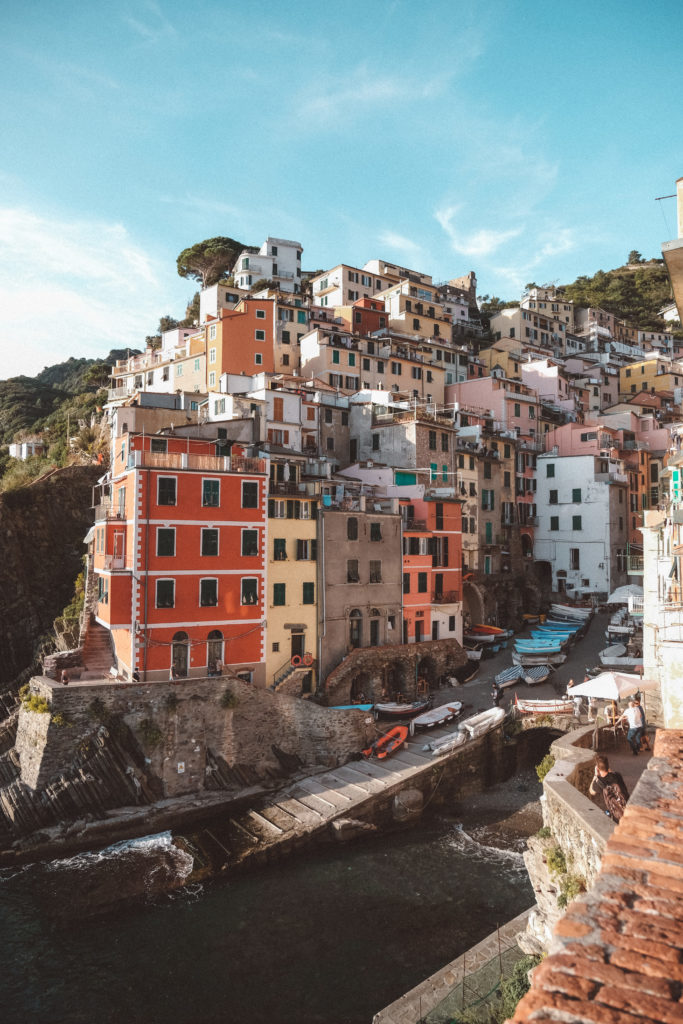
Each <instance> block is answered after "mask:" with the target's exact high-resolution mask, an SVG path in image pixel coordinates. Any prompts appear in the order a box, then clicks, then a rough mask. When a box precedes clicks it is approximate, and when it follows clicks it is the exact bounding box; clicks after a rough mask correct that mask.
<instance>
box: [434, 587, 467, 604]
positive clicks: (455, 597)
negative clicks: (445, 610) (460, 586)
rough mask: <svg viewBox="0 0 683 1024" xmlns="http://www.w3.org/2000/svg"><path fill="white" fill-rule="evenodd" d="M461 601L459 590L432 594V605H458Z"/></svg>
mask: <svg viewBox="0 0 683 1024" xmlns="http://www.w3.org/2000/svg"><path fill="white" fill-rule="evenodd" d="M461 600H462V597H461V595H460V591H458V590H443V591H439V592H436V593H434V594H432V604H458V603H459V602H460V601H461Z"/></svg>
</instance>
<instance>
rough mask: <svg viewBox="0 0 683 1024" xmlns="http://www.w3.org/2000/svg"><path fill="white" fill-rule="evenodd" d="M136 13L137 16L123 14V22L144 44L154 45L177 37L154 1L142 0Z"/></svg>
mask: <svg viewBox="0 0 683 1024" xmlns="http://www.w3.org/2000/svg"><path fill="white" fill-rule="evenodd" d="M136 13H137V14H138V15H139V16H137V17H136V16H133V15H132V14H124V15H123V20H124V22H125V23H126V25H128V27H129V28H130V29H132V31H133V32H135V33H136V35H138V36H139V37H140V38H141V39H142V40H144V42H146V43H151V44H156V43H160V42H164V41H167V40H168V39H170V38H172V37H175V36H176V35H177V33H176V30H175V28H174V26H173V25H172V24H171V22H170V21H169V20H168V18H167V17H166V16H165V14H164V12H163V11H162V9H161V7H160V6H159V4H157V3H155V2H154V0H144V2H143V3H142V4H141V5H140V9H139V11H138V12H136Z"/></svg>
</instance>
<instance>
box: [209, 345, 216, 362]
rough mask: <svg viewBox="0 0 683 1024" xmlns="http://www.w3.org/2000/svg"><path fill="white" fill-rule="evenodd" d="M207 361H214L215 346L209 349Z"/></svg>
mask: <svg viewBox="0 0 683 1024" xmlns="http://www.w3.org/2000/svg"><path fill="white" fill-rule="evenodd" d="M209 362H210V363H215V362H216V349H215V348H210V349H209Z"/></svg>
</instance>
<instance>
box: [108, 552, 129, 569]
mask: <svg viewBox="0 0 683 1024" xmlns="http://www.w3.org/2000/svg"><path fill="white" fill-rule="evenodd" d="M104 568H105V569H125V568H126V559H125V556H124V555H105V556H104Z"/></svg>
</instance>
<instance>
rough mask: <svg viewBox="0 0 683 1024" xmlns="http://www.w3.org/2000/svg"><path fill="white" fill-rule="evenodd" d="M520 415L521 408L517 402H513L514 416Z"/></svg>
mask: <svg viewBox="0 0 683 1024" xmlns="http://www.w3.org/2000/svg"><path fill="white" fill-rule="evenodd" d="M521 415H522V407H521V406H520V404H519V402H515V416H521Z"/></svg>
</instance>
